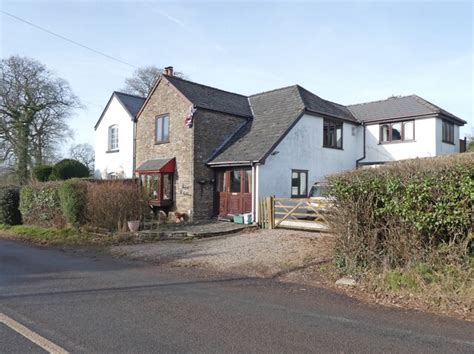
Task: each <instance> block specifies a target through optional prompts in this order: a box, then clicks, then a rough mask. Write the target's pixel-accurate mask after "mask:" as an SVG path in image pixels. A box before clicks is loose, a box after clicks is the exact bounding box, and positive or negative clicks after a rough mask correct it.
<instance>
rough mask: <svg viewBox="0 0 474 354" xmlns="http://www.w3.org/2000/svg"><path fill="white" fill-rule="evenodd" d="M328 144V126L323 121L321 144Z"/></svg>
mask: <svg viewBox="0 0 474 354" xmlns="http://www.w3.org/2000/svg"><path fill="white" fill-rule="evenodd" d="M328 145H329V126H328V123H327V122H324V123H323V146H328Z"/></svg>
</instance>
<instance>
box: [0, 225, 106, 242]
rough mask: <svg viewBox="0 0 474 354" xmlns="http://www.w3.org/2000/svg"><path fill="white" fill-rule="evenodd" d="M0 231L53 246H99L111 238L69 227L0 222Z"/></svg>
mask: <svg viewBox="0 0 474 354" xmlns="http://www.w3.org/2000/svg"><path fill="white" fill-rule="evenodd" d="M0 233H1V234H4V235H7V236H10V237H14V238H17V239H20V240H23V241H30V242H33V243H40V244H47V245H55V246H75V245H76V246H77V245H79V246H101V245H107V244H110V243H111V238H108V237H97V236H93V235H91V234H89V233H84V232H80V231H79V230H76V229H71V228H66V229H54V228H48V227H40V226H33V225H14V226H10V225H5V224H0Z"/></svg>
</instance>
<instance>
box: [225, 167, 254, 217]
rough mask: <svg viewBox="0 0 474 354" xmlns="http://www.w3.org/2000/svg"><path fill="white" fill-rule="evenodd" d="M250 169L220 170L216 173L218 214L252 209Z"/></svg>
mask: <svg viewBox="0 0 474 354" xmlns="http://www.w3.org/2000/svg"><path fill="white" fill-rule="evenodd" d="M251 186H252V171H251V170H250V169H232V170H221V171H219V172H218V173H217V200H218V205H219V211H218V212H219V215H220V216H225V215H228V214H241V213H249V212H250V211H252V188H251Z"/></svg>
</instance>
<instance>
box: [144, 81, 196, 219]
mask: <svg viewBox="0 0 474 354" xmlns="http://www.w3.org/2000/svg"><path fill="white" fill-rule="evenodd" d="M191 107H192V104H191V103H190V102H189V101H188V100H187V99H186V98H184V97H183V96H182V95H181V94H180V93H179V92H178V91H177V90H176V89H175V88H174V87H173V86H172V85H171V84H170V83H169V82H168V81H166V80H162V81H161V82H160V84H159V85H158V87H157V88H156V90H155V91H154V92H153V93H152V95H151V97H150V99H149V100H148V102H147V103H146V105H145V107H144V109H143V112H142V113H141V114H140V116H139V117H138V120H137V133H136V134H137V135H136V166H140V165H141V164H142V163H143V162H145V161H146V160H151V159H159V158H173V157H175V158H176V170H177V172H176V173H175V175H174V194H173V200H174V201H175V207H176V209H177V210H178V211H181V212H186V213H192V209H193V180H194V173H193V172H194V171H193V164H194V157H193V155H194V149H193V148H192V146H193V141H194V130H193V129H190V128H187V127H186V126H185V125H184V118H185V117H186V115H187V113H188V112H189V109H190V108H191ZM161 114H168V115H169V117H170V122H169V124H170V126H169V143H163V144H156V143H155V120H156V117H157V116H158V115H161Z"/></svg>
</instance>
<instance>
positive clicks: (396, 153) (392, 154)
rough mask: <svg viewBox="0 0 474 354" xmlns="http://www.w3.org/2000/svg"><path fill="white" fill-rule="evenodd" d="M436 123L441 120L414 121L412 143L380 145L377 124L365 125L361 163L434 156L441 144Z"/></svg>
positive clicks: (378, 126)
mask: <svg viewBox="0 0 474 354" xmlns="http://www.w3.org/2000/svg"><path fill="white" fill-rule="evenodd" d="M437 121H441V120H440V119H437V118H426V119H416V120H414V123H415V140H414V141H407V142H396V143H390V144H380V142H379V141H380V125H379V124H371V125H367V131H366V153H367V157H366V159H365V160H363V161H362V162H383V161H394V160H405V159H412V158H416V157H430V156H436V155H437V145H438V143H439V144H440V143H441V136H440V137H439V139H438V137H437V125H438V122H437ZM440 134H441V133H440ZM458 144H459V143H458Z"/></svg>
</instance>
